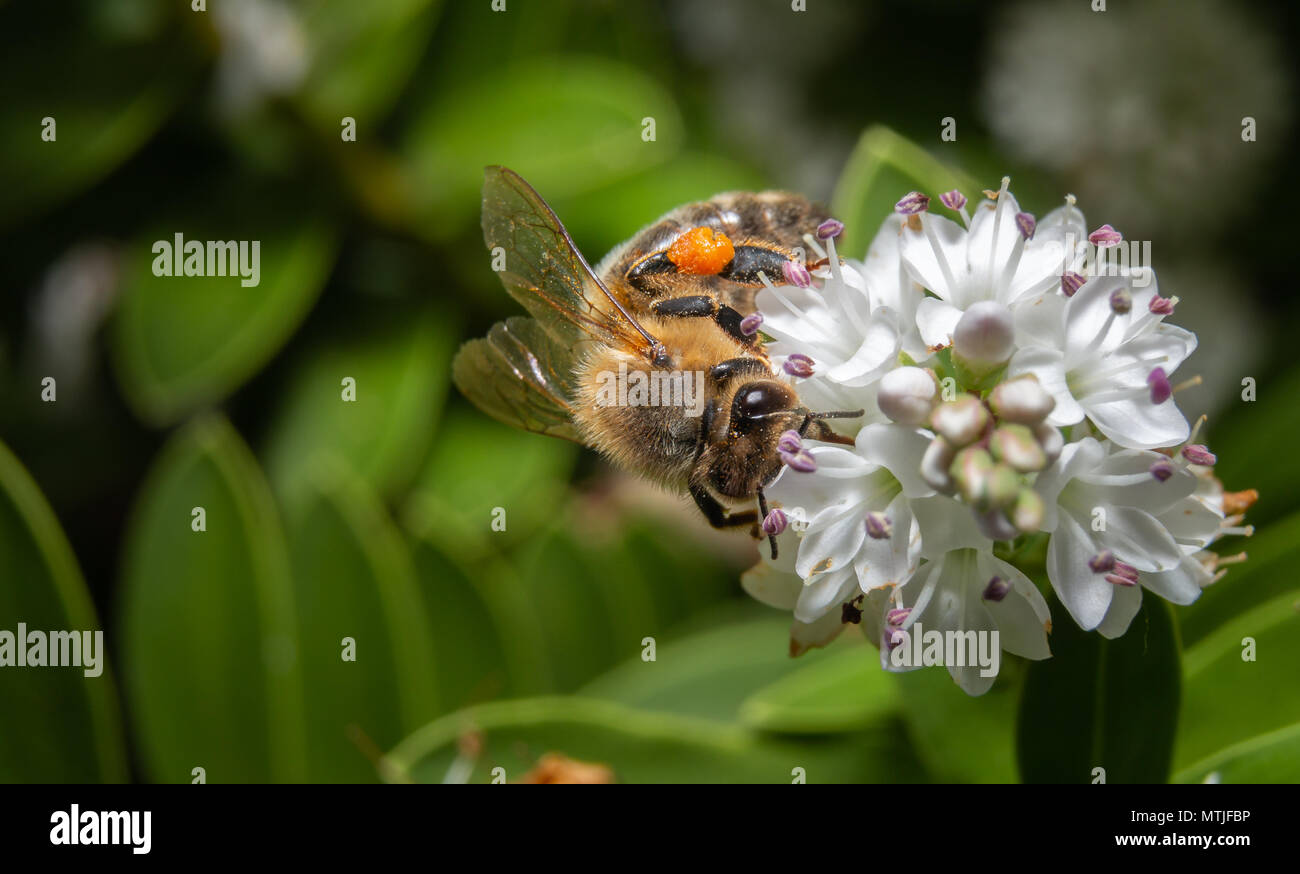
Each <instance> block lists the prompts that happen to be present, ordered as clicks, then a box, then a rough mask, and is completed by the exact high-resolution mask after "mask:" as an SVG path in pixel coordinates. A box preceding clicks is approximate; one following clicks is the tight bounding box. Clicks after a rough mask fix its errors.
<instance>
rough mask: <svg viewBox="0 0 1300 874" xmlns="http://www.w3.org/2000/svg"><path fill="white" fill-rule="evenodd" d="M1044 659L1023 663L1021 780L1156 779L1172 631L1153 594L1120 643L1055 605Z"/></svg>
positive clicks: (1161, 769)
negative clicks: (1099, 773) (1097, 771)
mask: <svg viewBox="0 0 1300 874" xmlns="http://www.w3.org/2000/svg"><path fill="white" fill-rule="evenodd" d="M1050 606H1051V610H1052V615H1053V616H1056V617H1058V618H1059V619H1060V621H1058V622H1057V623H1056V624H1055V626H1054V630H1053V632H1052V637H1051V646H1052V657H1051V658H1050V659H1046V660H1044V661H1039V662H1033V663H1032V664H1030V666H1029V671H1028V675H1027V677H1026V679H1025V689H1024V694H1023V696H1022V699H1021V702H1020V718H1019V720H1018V723H1017V725H1016V746H1017V758H1018V760H1019V764H1020V775H1021V778H1022V779H1023V780H1024V781H1025V782H1026V783H1088V782H1091V781H1092V780H1093V779H1094V777H1093V769H1094V768H1104V769H1105V782H1107V783H1163V782H1165V780H1166V779H1168V776H1169V764H1170V758H1171V756H1172V753H1173V743H1174V729H1175V727H1176V725H1177V719H1178V696H1179V680H1180V675H1179V664H1178V652H1179V647H1178V633H1177V630H1176V629H1175V627H1174V624H1173V619H1172V617H1171V615H1170V611H1169V606H1168V605H1167V604H1166V603H1165V602H1164V601H1162V600H1161V599H1159V598H1157V597H1156V596H1154V595H1151V594H1148V595H1147V596H1146V597H1145V598H1143V601H1142V609H1141V610H1140V611H1139V612H1138V614H1137V615H1136V616H1135V617H1133V623H1132V624H1131V625H1130V626H1129V629H1128V631H1127V632H1126V633H1125V634H1124V636H1123V637H1121V638H1119V639H1117V640H1107V639H1106V638H1104V637H1102V636H1101V635H1100V634H1097V633H1096V632H1085V631H1082V630H1080V629H1079V627H1078V626H1077V625H1075V624H1074V621H1073V620H1071V619H1070V618H1069V614H1068V613H1067V612H1066V610H1065V608H1064V607H1063V606H1061V604H1060V602H1059V601H1057V600H1056V599H1055V598H1053V599H1052V600H1051V604H1050Z"/></svg>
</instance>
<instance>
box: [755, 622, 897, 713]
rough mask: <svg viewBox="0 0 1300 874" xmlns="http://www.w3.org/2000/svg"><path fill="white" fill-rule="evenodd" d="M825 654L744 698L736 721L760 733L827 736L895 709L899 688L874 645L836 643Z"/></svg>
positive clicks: (893, 711) (892, 711)
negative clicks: (881, 662)
mask: <svg viewBox="0 0 1300 874" xmlns="http://www.w3.org/2000/svg"><path fill="white" fill-rule="evenodd" d="M827 652H828V654H827V656H826V657H825V658H822V659H820V660H818V661H815V662H811V663H809V664H808V665H806V666H803V667H800V668H798V669H797V670H795V671H793V672H792V673H790V674H787V675H786V676H784V677H782V678H781V679H779V680H777V681H775V682H774V683H771V684H769V685H767V686H764V687H763V688H762V689H760V690H758V691H757V692H755V693H753V694H752V695H750V696H749V697H748V698H746V699H745V701H744V703H743V704H741V705H740V719H741V722H743V723H744V724H746V725H749V726H752V727H753V728H759V729H763V730H765V731H782V732H793V733H808V734H826V733H835V732H843V731H852V730H855V729H859V728H862V727H864V726H868V725H872V724H873V723H876V722H878V721H879V720H880V719H882V718H883V717H886V716H889V715H893V714H895V713H897V711H898V704H899V697H898V689H897V687H896V686H895V685H894V680H893V677H892V676H891V675H890V674H889V672H888V671H886V670H884V669H883V668H881V667H880V656H879V653H878V652H877V651H876V650H875V648H874V647H871V646H867V645H857V646H845V645H843V644H840V645H837V646H836V647H835V648H834V649H833V650H829V651H827Z"/></svg>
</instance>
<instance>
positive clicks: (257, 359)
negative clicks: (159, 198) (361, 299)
mask: <svg viewBox="0 0 1300 874" xmlns="http://www.w3.org/2000/svg"><path fill="white" fill-rule="evenodd" d="M245 212H246V214H245V215H243V216H241V217H239V218H238V220H231V221H230V222H227V223H223V222H220V221H217V220H214V219H213V218H211V217H210V216H205V218H204V219H203V220H202V221H185V220H177V221H176V222H174V223H172V224H169V225H166V226H159V227H157V228H155V229H154V231H153V232H152V233H149V234H146V235H144V236H143V237H141V238H139V239H137V240H136V241H135V242H134V243H133V244H132V247H131V252H132V253H133V257H132V260H131V262H130V264H129V266H128V267H127V270H126V277H125V279H124V288H123V291H122V300H121V307H120V310H119V311H118V314H117V318H116V320H115V324H114V330H113V334H112V345H113V361H114V365H115V369H116V371H117V377H118V381H119V382H120V383H121V385H122V389H123V391H124V392H125V394H126V397H127V400H129V401H130V402H131V405H132V406H133V407H134V408H135V410H136V412H137V413H138V414H139V415H140V416H141V417H142V418H144V419H145V420H146V421H148V422H150V423H153V424H170V423H172V422H175V421H177V420H179V419H181V418H183V417H184V416H186V415H187V414H189V413H190V412H192V411H194V410H196V409H198V408H200V407H202V406H205V405H208V404H214V403H217V402H219V401H221V400H222V399H224V398H225V397H226V396H227V395H229V394H230V393H231V392H233V391H235V390H236V389H237V388H239V387H240V386H241V385H243V383H244V382H245V381H246V380H247V379H248V378H249V377H251V376H253V375H254V374H255V373H257V372H258V371H259V370H261V368H262V367H263V365H265V364H266V362H267V361H269V360H270V359H271V357H272V356H273V355H274V354H275V353H276V352H277V351H278V350H279V349H280V347H281V345H283V343H284V342H285V341H286V340H288V339H289V336H290V335H291V334H293V332H294V330H296V329H297V327H298V324H299V323H300V322H301V321H302V319H303V317H304V316H305V315H306V314H307V311H308V310H310V309H311V306H312V304H313V303H314V302H315V300H316V296H317V295H318V294H319V293H320V290H321V288H322V286H323V285H324V282H325V277H326V275H327V274H328V272H329V268H330V265H331V263H332V261H333V257H334V256H333V251H334V243H333V238H332V234H331V233H330V232H328V231H327V230H326V229H325V227H324V226H323V225H322V224H321V223H320V222H318V221H315V220H313V219H311V218H309V217H305V216H302V215H298V214H283V215H282V216H281V217H280V218H272V217H270V216H269V214H263V213H257V212H247V211H245ZM177 234H181V235H183V242H184V243H186V244H188V243H190V242H192V241H199V242H201V243H203V245H204V247H205V252H206V251H207V241H231V240H237V241H241V242H245V243H248V247H247V252H248V260H247V264H248V266H249V267H250V269H249V270H248V273H250V274H251V273H252V272H253V271H252V270H251V265H252V264H253V263H254V257H253V255H254V252H253V248H252V246H253V243H254V242H256V243H257V245H258V250H257V252H258V254H257V258H256V261H257V262H258V266H259V274H260V275H259V276H258V277H257V283H258V284H257V285H250V286H248V287H245V286H244V285H243V282H244V281H246V280H245V279H243V278H242V277H241V274H240V270H241V265H240V264H239V260H238V255H237V256H236V259H235V263H234V265H233V266H232V265H227V267H226V273H227V274H228V275H226V276H155V275H154V273H153V267H154V262H155V259H165V256H164V255H162V254H156V253H155V252H154V246H155V245H156V244H157V243H158V242H166V243H167V244H168V245H169V246H170V247H171V248H172V249H174V248H175V235H177ZM213 249H214V254H216V252H215V249H216V247H213ZM160 251H161V250H160ZM173 257H174V253H173ZM216 266H218V267H219V264H217V265H216ZM160 269H162V268H161V267H160ZM247 281H252V279H251V278H250V279H248V280H247Z"/></svg>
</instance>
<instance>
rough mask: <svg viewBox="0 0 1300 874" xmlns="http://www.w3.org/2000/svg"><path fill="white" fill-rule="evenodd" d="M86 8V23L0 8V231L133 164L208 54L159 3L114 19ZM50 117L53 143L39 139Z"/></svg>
mask: <svg viewBox="0 0 1300 874" xmlns="http://www.w3.org/2000/svg"><path fill="white" fill-rule="evenodd" d="M87 5H88V6H90V7H91V8H90V10H89V13H90V14H80V15H79V14H76V13H72V14H70V12H69V10H68V9H67V8H66V6H65V4H56V3H10V4H7V5H6V6H5V7H4V8H0V33H3V34H5V35H6V36H8V37H9V39H7V40H6V41H5V49H4V51H3V52H0V81H3V82H5V83H6V84H7V85H8V86H9V87H8V88H6V89H5V113H4V117H3V121H2V122H0V150H2V151H3V154H4V156H5V160H4V161H3V162H2V163H0V191H3V192H4V197H3V198H0V227H4V226H8V225H11V224H13V223H14V221H15V220H17V219H19V218H20V217H22V216H24V215H27V214H30V213H32V212H36V211H38V210H41V209H42V208H46V207H49V206H51V205H53V204H55V203H57V202H58V201H60V200H64V199H67V198H69V197H71V196H73V195H75V194H77V193H78V192H80V191H82V190H83V189H85V188H87V187H89V186H90V185H92V184H94V183H95V182H96V181H98V180H99V179H101V178H102V177H104V176H105V175H107V174H108V173H109V172H110V171H112V170H113V169H114V168H115V167H117V166H118V165H119V164H121V163H122V162H123V161H125V160H126V159H127V158H129V157H130V156H131V155H132V154H133V153H134V152H135V151H136V150H137V149H139V148H140V147H141V146H142V145H143V144H144V143H145V142H146V141H147V140H148V139H149V138H150V137H151V136H152V135H153V134H154V132H155V131H156V130H157V129H158V128H159V127H160V126H161V125H162V123H163V121H164V120H165V119H166V118H167V116H168V115H169V114H170V112H171V111H172V110H173V109H174V108H175V107H176V105H177V104H178V103H179V101H180V98H181V96H182V94H183V93H184V92H185V90H186V88H187V86H188V85H190V84H191V83H192V82H193V81H194V80H195V76H196V74H197V73H198V70H199V69H200V65H201V63H202V53H201V52H199V51H196V48H197V47H196V46H194V45H193V44H192V43H190V42H189V41H188V40H187V39H186V38H185V36H184V34H182V33H179V32H178V31H179V28H178V27H176V26H175V22H174V21H173V22H171V23H169V22H168V21H166V17H167V16H166V10H163V9H161V8H159V7H158V5H157V4H155V5H154V8H152V9H144V10H143V13H144V14H142V15H136V16H119V17H116V18H115V17H114V16H112V15H111V14H110V13H109V10H108V9H107V8H100V9H95V8H94V7H96V6H100V4H87ZM117 5H118V6H119V7H120V6H121V4H117ZM103 6H104V7H108V6H109V4H103ZM159 70H166V71H167V74H166V75H161V76H160V75H159V74H158V72H159ZM73 83H75V87H70V86H71V85H72V84H73ZM47 118H49V119H53V120H54V129H53V130H54V137H55V138H54V139H53V140H52V141H51V140H47V139H45V138H43V133H44V132H45V131H46V130H47V129H48V128H47V127H46V124H45V121H44V120H45V119H47Z"/></svg>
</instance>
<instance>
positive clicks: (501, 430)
mask: <svg viewBox="0 0 1300 874" xmlns="http://www.w3.org/2000/svg"><path fill="white" fill-rule="evenodd" d="M577 449H578V448H577V447H576V446H574V445H573V444H572V443H569V442H567V441H564V440H557V439H553V438H547V437H543V436H541V435H538V434H530V433H528V432H526V431H520V430H518V429H515V428H511V427H508V426H506V425H503V424H501V423H499V422H497V421H496V420H495V419H491V418H489V417H488V416H486V415H484V414H482V413H480V412H479V411H477V410H469V409H466V408H464V407H457V408H456V409H454V410H452V411H451V412H450V413H449V414H448V415H447V417H446V420H445V421H444V422H443V423H442V426H441V427H440V428H439V430H438V439H437V441H436V442H435V443H434V446H433V449H432V451H431V452H430V455H429V460H428V462H427V463H426V464H425V466H424V470H423V472H422V473H421V474H420V476H419V479H418V480H417V482H416V484H415V486H414V487H413V488H412V490H411V493H410V495H409V496H408V498H407V504H406V510H405V513H404V514H403V520H404V522H405V523H406V525H407V527H408V528H410V530H411V531H412V532H413V533H415V534H416V535H417V536H419V537H425V538H428V539H431V540H433V541H435V542H439V543H443V544H445V545H447V546H449V547H453V548H454V550H455V551H456V552H458V553H460V554H463V555H476V554H482V553H484V552H486V551H488V550H491V549H497V548H500V547H501V546H502V545H505V546H513V545H515V544H519V543H521V542H523V541H524V540H526V539H528V538H530V537H532V536H533V535H534V534H535V533H536V532H537V530H538V529H539V528H541V527H543V526H544V525H545V524H547V523H549V522H550V521H551V520H552V519H553V518H554V516H555V514H556V508H557V507H559V506H562V505H563V503H564V501H565V499H566V497H567V491H568V480H569V475H570V472H571V471H572V469H573V464H574V461H575V459H576V456H577ZM498 509H499V510H500V512H498ZM498 523H499V524H498Z"/></svg>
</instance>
